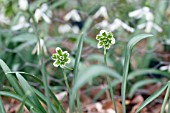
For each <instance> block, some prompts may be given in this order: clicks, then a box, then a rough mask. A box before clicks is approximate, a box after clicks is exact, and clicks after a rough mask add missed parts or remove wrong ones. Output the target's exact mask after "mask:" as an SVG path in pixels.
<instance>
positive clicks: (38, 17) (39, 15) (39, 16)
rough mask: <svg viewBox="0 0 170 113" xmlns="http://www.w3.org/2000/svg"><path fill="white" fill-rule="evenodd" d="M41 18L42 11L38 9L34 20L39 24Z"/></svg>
mask: <svg viewBox="0 0 170 113" xmlns="http://www.w3.org/2000/svg"><path fill="white" fill-rule="evenodd" d="M41 16H42V12H41V10H40V9H36V11H35V14H34V18H35V20H36V22H39V20H40V18H41Z"/></svg>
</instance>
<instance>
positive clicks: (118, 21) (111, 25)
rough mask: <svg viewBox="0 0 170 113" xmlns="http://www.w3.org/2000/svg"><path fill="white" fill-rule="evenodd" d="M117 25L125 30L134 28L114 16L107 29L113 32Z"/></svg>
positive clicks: (132, 30) (131, 30)
mask: <svg viewBox="0 0 170 113" xmlns="http://www.w3.org/2000/svg"><path fill="white" fill-rule="evenodd" d="M119 27H123V28H124V29H125V30H127V31H129V32H134V31H135V30H134V28H132V27H130V26H128V25H127V24H126V23H124V22H122V21H121V20H120V19H118V18H116V19H115V20H114V22H113V23H112V24H110V25H109V26H108V29H109V30H110V31H112V32H113V31H115V30H116V29H118V28H119Z"/></svg>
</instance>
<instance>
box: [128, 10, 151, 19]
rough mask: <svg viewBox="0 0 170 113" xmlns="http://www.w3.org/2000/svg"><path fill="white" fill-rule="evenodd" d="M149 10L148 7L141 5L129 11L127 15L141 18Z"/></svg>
mask: <svg viewBox="0 0 170 113" xmlns="http://www.w3.org/2000/svg"><path fill="white" fill-rule="evenodd" d="M148 12H150V9H149V8H148V7H143V8H141V9H137V10H135V11H132V12H130V13H129V17H134V18H137V19H139V18H142V17H143V16H145V14H146V13H148Z"/></svg>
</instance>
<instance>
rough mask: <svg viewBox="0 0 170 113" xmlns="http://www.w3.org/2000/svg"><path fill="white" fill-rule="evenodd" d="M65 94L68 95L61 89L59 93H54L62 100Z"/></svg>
mask: <svg viewBox="0 0 170 113" xmlns="http://www.w3.org/2000/svg"><path fill="white" fill-rule="evenodd" d="M67 95H68V93H67V91H63V92H61V93H59V94H56V95H55V96H56V97H57V99H58V100H62V99H63V98H64V97H65V96H67Z"/></svg>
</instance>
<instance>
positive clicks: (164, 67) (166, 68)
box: [159, 66, 169, 71]
mask: <svg viewBox="0 0 170 113" xmlns="http://www.w3.org/2000/svg"><path fill="white" fill-rule="evenodd" d="M168 67H169V66H161V67H160V68H159V69H160V70H161V71H165V70H168Z"/></svg>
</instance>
